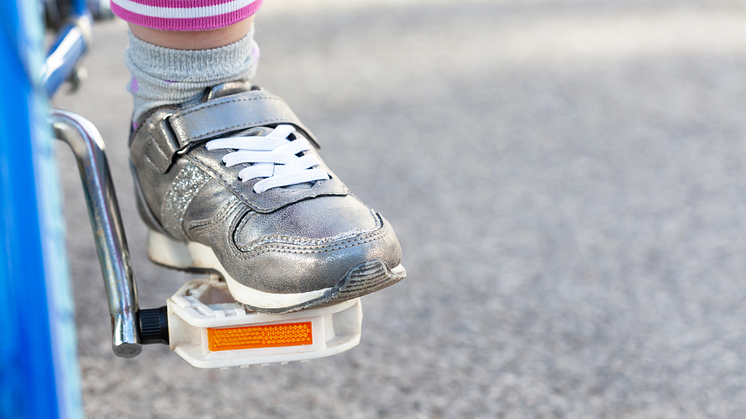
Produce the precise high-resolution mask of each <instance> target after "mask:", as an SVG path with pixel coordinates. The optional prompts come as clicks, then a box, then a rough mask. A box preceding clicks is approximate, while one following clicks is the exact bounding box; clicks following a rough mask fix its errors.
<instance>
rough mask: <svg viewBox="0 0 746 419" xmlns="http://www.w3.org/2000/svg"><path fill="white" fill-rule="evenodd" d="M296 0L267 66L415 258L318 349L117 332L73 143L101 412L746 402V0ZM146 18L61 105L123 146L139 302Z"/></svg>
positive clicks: (743, 411)
mask: <svg viewBox="0 0 746 419" xmlns="http://www.w3.org/2000/svg"><path fill="white" fill-rule="evenodd" d="M333 4H334V2H332V1H331V0H324V1H321V0H319V1H318V2H311V1H303V0H276V1H271V2H267V5H266V7H265V10H263V11H262V14H260V16H259V18H258V20H257V22H258V23H257V28H258V33H257V38H258V42H259V43H260V45H261V47H262V62H261V65H260V71H259V75H258V77H257V79H256V82H257V83H258V84H261V85H263V86H265V87H268V88H269V89H270V90H271V91H273V92H274V93H277V94H279V95H280V96H283V97H284V98H285V99H286V100H287V101H288V102H289V103H290V104H291V106H293V107H294V109H295V111H296V113H298V114H299V115H300V117H301V118H302V119H303V120H304V121H305V123H306V125H308V126H309V127H311V129H312V130H313V131H314V132H315V133H316V134H317V135H318V136H319V138H320V139H321V141H322V143H323V149H322V155H323V156H324V159H325V160H326V162H327V163H328V164H329V165H330V166H331V167H332V168H333V170H334V171H335V172H336V173H337V174H338V175H339V176H340V177H341V178H342V179H343V180H344V181H345V182H346V183H347V185H348V186H349V187H350V188H351V189H352V190H353V191H355V193H356V194H357V195H358V196H360V197H361V198H362V199H363V200H365V201H366V202H367V203H368V204H370V205H371V206H373V207H374V208H376V209H378V210H380V211H381V212H382V213H383V214H384V215H385V216H386V217H387V218H388V219H389V220H390V221H391V222H392V224H393V225H394V226H395V228H396V230H397V233H398V235H399V238H400V240H401V242H402V246H403V248H404V252H405V260H404V264H405V266H406V267H407V270H408V272H409V278H408V279H407V280H406V281H405V282H403V283H401V284H398V285H396V286H394V287H392V288H390V289H387V290H385V291H382V292H379V293H377V294H375V295H371V296H368V297H366V298H364V300H363V303H364V304H363V305H364V312H365V320H364V324H363V327H364V333H363V341H362V343H361V345H360V346H359V347H357V348H356V349H354V350H352V351H350V352H347V353H344V354H342V355H339V356H336V357H332V358H327V359H323V360H317V361H313V362H311V363H308V364H291V365H287V366H282V367H280V366H270V367H265V368H251V369H249V370H230V371H227V372H221V371H204V370H198V369H194V368H192V367H191V366H189V365H188V364H187V363H186V362H184V361H183V360H181V359H180V358H179V357H178V356H177V355H175V354H172V353H170V352H169V350H168V349H167V348H166V347H146V348H145V351H144V353H143V355H141V356H140V357H138V358H136V359H134V360H123V359H118V358H116V357H114V356H113V355H112V353H111V350H110V347H109V323H108V315H107V308H106V305H105V297H104V292H103V287H102V284H101V279H100V271H99V267H98V263H97V261H96V256H95V249H94V247H93V244H92V241H91V232H90V228H89V227H88V225H87V222H88V221H87V216H86V214H85V209H84V206H83V198H82V193H81V192H80V186H79V182H78V180H77V177H76V176H77V173H76V170H75V168H74V161H73V159H72V157H71V154H70V153H69V152H68V151H67V150H62V149H61V150H60V155H61V158H60V159H61V163H60V164H61V166H62V177H63V183H64V189H65V197H66V198H65V199H66V216H67V219H68V223H69V242H68V245H69V249H70V253H71V256H72V275H73V277H74V280H75V281H74V285H75V297H76V304H77V316H78V317H77V322H78V327H79V330H78V333H79V344H80V363H81V368H82V376H83V392H84V400H85V410H86V412H87V414H88V416H89V417H91V418H290V417H295V418H433V419H434V418H620V417H625V418H710V417H711V418H739V417H746V366H744V360H746V328H745V327H744V325H746V304H744V303H746V287H744V271H746V217H744V215H743V214H744V209H746V208H745V204H746V141H745V140H744V138H746V118H745V117H744V115H746V71H745V70H746V6H745V5H744V3H743V2H728V1H673V0H671V1H644V2H643V1H623V2H620V1H611V0H608V1H603V0H586V1H583V0H576V1H550V0H535V1H531V2H525V1H517V0H516V1H474V0H466V1H456V0H451V1H437V2H432V1H429V2H425V1H417V0H409V1H398V0H397V1H392V0H365V1H363V0H360V1H358V2H352V1H349V2H342V3H341V6H340V7H337V8H334V7H332V5H333ZM124 32H125V25H124V24H123V23H122V22H110V23H105V24H103V25H101V26H100V27H99V28H98V31H97V32H96V45H95V47H94V49H93V51H92V53H91V55H90V56H89V58H88V59H87V64H86V66H87V67H88V69H89V72H90V78H89V80H88V82H87V83H86V84H85V85H84V87H83V88H82V91H81V92H79V93H78V94H76V95H72V96H69V95H60V96H59V97H57V98H56V100H55V102H56V105H57V106H59V107H62V108H64V109H68V110H72V111H75V112H78V113H80V114H82V115H85V116H86V117H88V118H89V119H91V120H92V121H93V122H94V123H95V124H96V125H97V126H98V127H99V129H100V130H101V132H102V134H103V135H104V138H105V139H106V140H107V142H108V146H109V158H110V160H111V163H112V166H113V169H114V171H115V182H116V185H117V187H118V190H119V197H120V201H121V205H122V210H123V213H124V218H125V224H126V227H127V229H128V230H127V231H128V237H129V240H130V245H131V247H132V253H133V257H134V261H135V264H136V271H137V274H138V278H139V287H140V295H141V300H142V306H144V307H154V306H159V305H162V304H163V303H164V301H165V299H166V298H167V297H168V296H169V295H171V294H172V293H173V292H174V291H175V290H176V289H177V287H178V286H179V284H181V283H183V282H184V281H185V280H186V279H187V278H188V277H187V276H186V275H183V274H174V273H173V272H168V271H165V270H162V269H159V268H156V267H154V266H152V265H151V264H149V262H148V261H147V260H146V257H145V252H144V246H143V242H144V236H145V229H144V227H143V226H142V225H141V224H140V221H139V220H138V218H137V214H136V212H135V209H134V204H133V195H132V192H131V190H132V183H131V180H130V179H129V172H128V168H127V161H126V137H127V131H128V129H127V125H128V116H129V113H130V112H131V104H130V98H129V95H128V94H127V93H126V92H125V91H124V84H125V83H126V81H127V78H128V75H127V72H126V69H125V67H124V66H123V64H122V54H123V52H124V49H125V47H126V36H124Z"/></svg>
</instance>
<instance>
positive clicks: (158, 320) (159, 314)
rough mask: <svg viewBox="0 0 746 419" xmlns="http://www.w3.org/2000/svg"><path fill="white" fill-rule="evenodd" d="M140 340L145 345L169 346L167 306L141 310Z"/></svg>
mask: <svg viewBox="0 0 746 419" xmlns="http://www.w3.org/2000/svg"><path fill="white" fill-rule="evenodd" d="M139 317H140V338H142V343H143V344H145V345H148V344H151V343H164V344H166V345H168V311H167V310H166V306H163V307H159V308H146V309H144V310H140V316H139Z"/></svg>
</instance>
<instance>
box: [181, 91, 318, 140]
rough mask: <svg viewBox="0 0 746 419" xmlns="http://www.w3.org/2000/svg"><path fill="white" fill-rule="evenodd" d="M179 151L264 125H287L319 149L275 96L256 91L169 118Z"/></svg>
mask: <svg viewBox="0 0 746 419" xmlns="http://www.w3.org/2000/svg"><path fill="white" fill-rule="evenodd" d="M168 122H169V125H170V126H171V129H172V130H173V133H174V135H175V137H176V140H177V142H178V147H179V150H184V149H186V148H188V147H189V145H190V144H192V143H195V142H199V141H202V140H206V139H211V138H215V137H218V136H220V135H221V134H225V133H228V132H233V131H238V130H243V129H248V128H253V127H259V126H264V125H278V124H290V125H294V126H295V127H296V128H298V129H299V130H301V131H302V132H303V134H305V135H306V136H307V137H308V139H309V140H310V141H311V142H312V143H313V144H314V145H315V146H316V147H317V148H318V147H319V145H318V142H317V141H316V138H314V136H313V134H311V132H310V131H309V130H308V129H307V128H306V127H305V126H304V125H303V124H302V123H301V122H300V120H299V119H298V117H297V116H295V113H293V111H292V110H291V109H290V107H289V106H288V105H287V103H285V101H284V100H282V99H280V98H279V97H277V96H274V95H272V94H269V93H267V92H266V91H262V90H256V91H249V92H244V93H239V94H236V95H231V96H226V97H223V98H218V99H214V100H211V101H209V102H205V103H201V104H199V105H196V106H192V107H189V108H186V109H182V110H180V111H178V112H176V113H174V114H173V115H171V116H169V117H168Z"/></svg>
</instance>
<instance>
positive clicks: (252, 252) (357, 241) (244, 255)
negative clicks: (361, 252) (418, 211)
mask: <svg viewBox="0 0 746 419" xmlns="http://www.w3.org/2000/svg"><path fill="white" fill-rule="evenodd" d="M379 219H380V216H379ZM389 230H390V228H389V226H388V224H383V225H382V227H381V228H380V229H378V230H376V231H373V232H372V233H371V234H367V235H364V237H360V236H358V237H356V238H350V239H347V240H344V241H342V242H337V243H332V244H331V245H326V246H323V245H317V246H302V245H293V244H269V243H268V242H266V241H265V242H264V243H261V244H255V245H252V246H251V249H249V250H242V249H241V248H237V250H239V251H240V252H241V254H240V255H237V256H238V258H239V259H242V260H247V259H251V258H254V257H256V256H258V255H261V254H265V253H294V254H313V253H326V252H332V251H335V250H340V249H346V248H349V247H354V246H359V245H361V244H365V243H370V242H373V241H376V240H380V239H381V238H383V237H384V236H386V234H388V232H389ZM275 239H276V238H275ZM309 247H310V248H309ZM259 248H261V249H259Z"/></svg>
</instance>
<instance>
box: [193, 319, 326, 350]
mask: <svg viewBox="0 0 746 419" xmlns="http://www.w3.org/2000/svg"><path fill="white" fill-rule="evenodd" d="M207 340H208V342H209V347H210V351H212V352H217V351H231V350H235V349H255V348H278V347H282V346H302V345H313V328H312V327H311V322H303V323H282V324H271V325H266V326H249V327H231V328H224V329H213V328H207Z"/></svg>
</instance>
